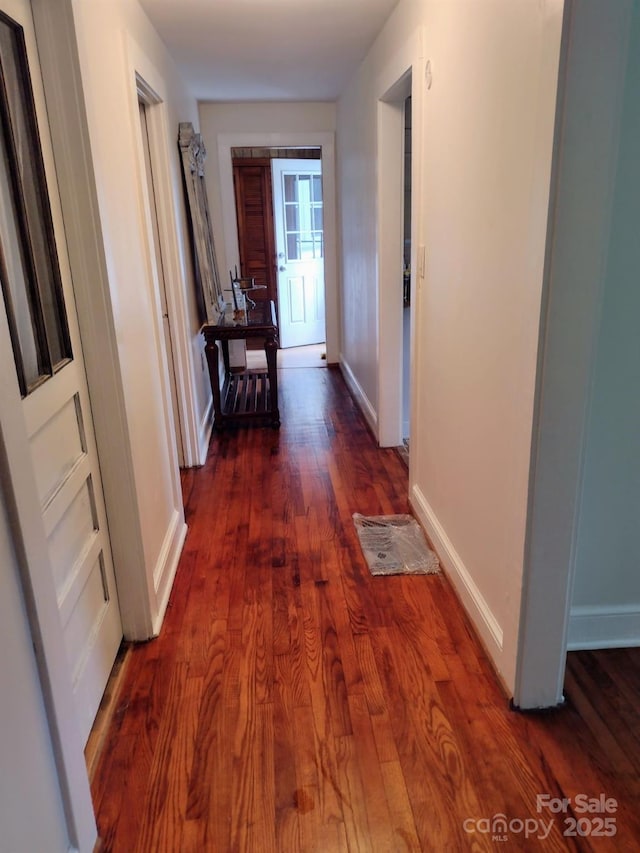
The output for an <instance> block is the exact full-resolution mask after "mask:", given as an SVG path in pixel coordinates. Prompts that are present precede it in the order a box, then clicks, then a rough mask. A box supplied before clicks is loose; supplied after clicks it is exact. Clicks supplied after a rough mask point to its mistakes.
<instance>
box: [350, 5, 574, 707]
mask: <svg viewBox="0 0 640 853" xmlns="http://www.w3.org/2000/svg"><path fill="white" fill-rule="evenodd" d="M562 11H563V3H562V0H555V2H547V3H544V4H540V3H529V2H512V0H487V2H482V3H479V2H474V1H473V0H402V2H401V3H400V5H399V6H398V8H397V10H396V12H394V14H393V15H392V17H391V19H390V21H389V22H388V24H387V26H386V27H385V29H384V30H383V33H382V34H381V36H380V38H379V39H378V41H377V43H376V45H375V46H374V48H373V49H372V51H371V52H370V54H369V56H368V57H367V59H366V60H365V62H364V63H363V65H362V66H361V68H360V70H359V72H358V73H357V75H356V76H355V78H354V80H353V81H352V83H351V85H350V86H349V88H348V90H347V91H346V93H345V94H344V96H343V97H342V98H341V99H340V102H339V105H338V130H337V138H338V146H339V164H340V165H339V171H340V192H341V205H342V207H341V213H342V223H343V226H342V245H343V258H342V280H343V304H342V312H343V325H342V353H343V358H344V361H345V363H346V366H347V368H348V370H349V371H350V372H351V373H352V375H353V376H354V377H355V380H356V381H357V383H358V384H359V386H360V388H361V389H362V390H363V392H364V394H365V395H366V397H367V398H368V400H369V402H370V403H371V405H372V406H373V407H374V409H375V408H376V407H377V405H378V391H377V380H378V369H379V367H378V366H377V350H378V347H379V346H380V342H379V341H378V339H377V314H376V309H377V300H378V298H379V294H378V293H377V290H376V279H377V269H376V259H377V248H378V247H377V237H376V169H377V165H378V164H377V159H376V158H377V151H376V114H377V101H378V99H379V98H380V97H381V96H382V95H383V94H384V92H385V89H384V88H383V86H388V85H390V82H393V81H389V73H390V69H391V68H397V69H398V71H401V70H402V63H401V62H400V60H399V59H398V56H397V54H398V52H399V51H402V50H403V46H405V47H404V50H405V51H406V53H407V55H406V57H405V64H413V65H414V67H413V81H414V88H413V92H414V107H415V108H416V118H415V124H416V125H417V126H416V127H415V128H414V136H413V141H414V151H415V157H414V163H415V164H416V165H417V169H416V174H417V180H416V185H415V192H414V195H415V196H416V199H415V201H414V213H416V214H417V216H416V217H415V218H416V220H417V222H416V225H415V228H416V229H417V231H414V238H417V239H414V244H423V245H425V246H426V271H425V272H426V275H425V279H424V281H423V282H419V283H418V284H419V287H418V292H417V293H416V295H415V300H414V302H415V304H414V306H413V311H414V333H413V336H412V337H413V342H414V343H413V368H414V371H413V391H412V402H413V417H412V425H411V472H410V479H411V495H410V497H411V500H412V503H413V506H414V508H415V511H416V513H417V514H418V515H419V517H420V518H421V520H422V521H423V523H424V524H425V526H426V528H427V530H428V531H429V533H430V534H431V536H432V537H433V539H434V541H435V544H436V546H437V549H438V551H439V553H440V556H441V558H442V560H443V563H444V565H445V568H446V570H447V571H448V573H449V574H450V576H451V578H452V580H453V582H454V584H455V586H456V587H457V589H458V592H459V594H460V596H461V598H462V599H463V601H464V603H465V605H466V607H467V609H468V610H469V612H470V614H471V616H472V618H473V620H474V622H475V623H476V625H477V627H478V629H479V632H480V634H481V636H482V638H483V641H484V642H485V644H486V646H487V648H488V651H489V653H490V655H491V656H492V658H493V660H494V663H495V665H496V667H497V669H498V671H499V673H500V674H501V677H502V678H503V680H504V682H505V684H506V686H507V688H508V689H509V690H513V686H514V680H515V667H516V652H517V646H518V627H519V612H520V598H521V587H522V578H523V555H524V538H525V525H526V512H527V489H528V475H529V457H530V444H531V424H532V416H533V399H534V385H535V374H536V357H537V336H538V324H539V316H540V299H541V288H542V278H543V266H544V253H545V239H546V224H547V207H548V200H549V180H550V169H551V152H552V139H553V124H554V109H555V97H556V86H557V71H558V59H559V49H560V35H561V23H562ZM419 29H421V32H422V34H423V36H422V39H423V41H422V42H421V37H420V35H419V34H418V35H417V33H418V30H419ZM427 59H428V60H429V61H430V63H431V68H432V81H433V82H432V87H431V89H429V90H426V88H425V86H424V82H423V81H424V78H425V70H424V60H427ZM380 328H381V330H383V333H384V322H381V323H380ZM380 414H381V413H380V412H377V415H378V417H379V416H380Z"/></svg>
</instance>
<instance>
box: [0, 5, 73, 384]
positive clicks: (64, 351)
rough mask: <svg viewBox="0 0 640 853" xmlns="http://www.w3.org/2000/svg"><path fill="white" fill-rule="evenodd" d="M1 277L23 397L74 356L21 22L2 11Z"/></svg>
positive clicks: (0, 42)
mask: <svg viewBox="0 0 640 853" xmlns="http://www.w3.org/2000/svg"><path fill="white" fill-rule="evenodd" d="M0 280H1V284H2V291H3V295H4V301H5V306H6V311H7V319H8V323H9V330H10V334H11V343H12V346H13V352H14V359H15V363H16V371H17V374H18V382H19V385H20V392H21V394H22V396H23V397H24V396H26V395H27V394H29V393H31V391H33V390H34V389H35V388H36V387H38V386H39V385H40V384H41V383H42V382H43V381H45V380H46V379H47V378H48V377H50V376H51V375H53V373H55V372H56V370H58V369H59V368H60V367H62V365H64V364H66V363H67V361H68V360H69V359H70V358H71V357H72V353H71V343H70V340H69V332H68V326H67V317H66V311H65V306H64V297H63V295H62V283H61V279H60V270H59V266H58V258H57V252H56V248H55V241H54V236H53V223H52V219H51V210H50V208H49V204H48V193H47V186H46V179H45V174H44V164H43V160H42V152H41V149H40V141H39V135H38V126H37V121H36V114H35V106H34V101H33V92H32V90H31V80H30V76H29V67H28V63H27V55H26V46H25V42H24V35H23V31H22V27H20V25H19V24H17V23H16V22H15V21H13V20H11V19H10V18H8V17H7V16H6V15H4V14H3V13H0Z"/></svg>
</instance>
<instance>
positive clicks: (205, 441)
mask: <svg viewBox="0 0 640 853" xmlns="http://www.w3.org/2000/svg"><path fill="white" fill-rule="evenodd" d="M212 432H213V397H212V396H209V402H208V404H207V407H206V409H205V410H204V414H203V415H202V419H201V420H200V425H199V427H198V444H199V447H200V460H201V462H200V464H201V465H204V463H205V462H206V461H207V453H208V452H209V442H210V441H211V433H212Z"/></svg>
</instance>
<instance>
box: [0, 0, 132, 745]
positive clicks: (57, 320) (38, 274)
mask: <svg viewBox="0 0 640 853" xmlns="http://www.w3.org/2000/svg"><path fill="white" fill-rule="evenodd" d="M0 8H1V9H2V12H3V13H4V15H2V16H0V68H1V71H2V82H3V85H2V86H1V87H0V112H1V113H2V115H3V117H4V120H3V122H2V125H1V127H0V147H1V148H2V152H1V156H0V280H1V284H2V294H3V298H4V310H6V314H7V319H8V325H9V329H10V338H11V346H12V350H13V354H14V364H6V365H5V366H4V368H3V369H5V370H10V371H11V370H15V374H16V381H17V382H18V384H19V386H20V391H21V397H22V404H21V405H22V408H23V415H24V422H25V429H26V432H27V435H28V440H29V446H30V451H31V462H32V466H33V475H34V478H35V482H36V485H37V491H38V496H39V499H40V509H41V513H42V517H43V520H44V526H45V531H46V536H47V542H48V550H49V565H48V566H43V567H40V570H42V571H52V572H53V581H54V586H55V590H56V600H57V607H58V611H59V615H60V622H61V625H62V628H63V634H64V640H65V646H66V652H67V660H68V666H69V670H70V674H71V679H72V683H73V689H74V697H75V704H76V708H77V714H78V724H79V728H80V731H81V734H82V738H83V741H86V739H87V737H88V735H89V732H90V729H91V726H92V724H93V721H94V718H95V715H96V711H97V709H98V706H99V704H100V700H101V698H102V694H103V692H104V688H105V685H106V682H107V679H108V677H109V673H110V671H111V667H112V665H113V662H114V659H115V656H116V653H117V651H118V647H119V645H120V641H121V639H122V626H121V622H120V611H119V607H118V597H117V592H116V586H115V578H114V571H113V564H112V557H111V548H110V542H109V536H108V529H107V521H106V514H105V507H104V499H103V493H102V482H101V478H100V468H99V463H98V456H97V451H96V444H95V438H94V433H93V424H92V416H91V407H90V401H89V395H88V390H87V381H86V376H85V371H84V361H83V356H82V345H81V341H80V335H79V331H78V323H77V317H76V313H75V302H74V295H73V289H72V283H71V277H70V272H69V265H68V260H67V257H66V254H65V249H66V243H65V237H64V230H63V224H62V216H61V211H60V202H59V199H58V197H57V191H56V178H55V174H54V166H53V156H52V150H51V142H50V139H49V132H48V124H47V115H46V108H45V103H44V96H43V90H42V81H41V77H40V71H39V66H38V59H37V49H36V43H35V36H34V31H33V23H32V18H31V8H30V4H29V2H28V0H0ZM5 15H6V16H9V17H8V18H6V17H5ZM23 40H24V45H25V48H26V53H25V51H24V50H23V47H22V45H23ZM27 63H28V65H27ZM29 74H30V78H31V79H30V80H29ZM32 98H33V100H32ZM34 107H35V113H34ZM34 115H35V117H36V119H37V128H36V127H35V126H34V123H33V116H34ZM0 310H1V309H0ZM3 402H4V401H3ZM25 473H26V472H25ZM45 639H46V638H45Z"/></svg>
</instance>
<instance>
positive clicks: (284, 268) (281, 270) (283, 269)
mask: <svg viewBox="0 0 640 853" xmlns="http://www.w3.org/2000/svg"><path fill="white" fill-rule="evenodd" d="M278 269H279V270H280V272H284V271H285V270H286V267H278Z"/></svg>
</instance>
